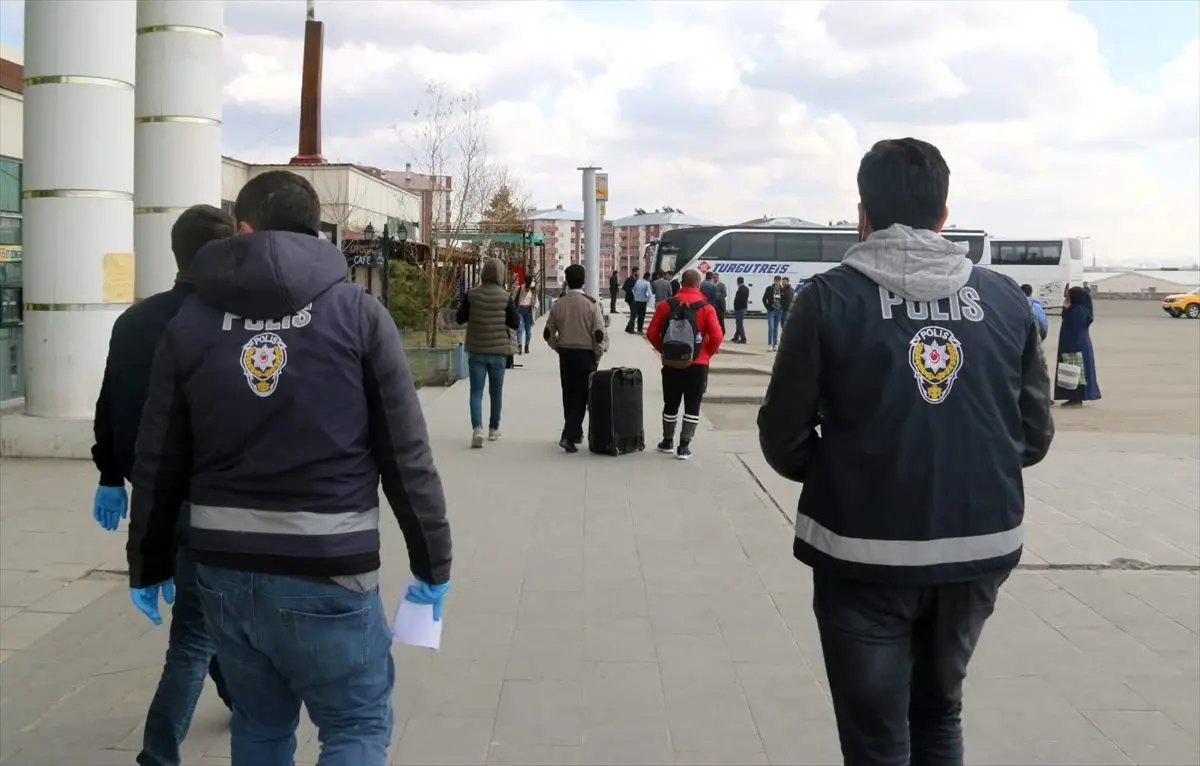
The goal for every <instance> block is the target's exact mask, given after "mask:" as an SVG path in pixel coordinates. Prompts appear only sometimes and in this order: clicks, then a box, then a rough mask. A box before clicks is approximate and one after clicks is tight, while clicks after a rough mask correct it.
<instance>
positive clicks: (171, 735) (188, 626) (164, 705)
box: [92, 205, 235, 766]
mask: <svg viewBox="0 0 1200 766" xmlns="http://www.w3.org/2000/svg"><path fill="white" fill-rule="evenodd" d="M234 231H235V224H234V221H233V218H231V217H230V216H228V215H226V214H225V213H223V212H221V211H220V210H219V209H217V208H215V207H211V206H209V205H196V206H194V207H190V208H188V209H187V210H185V211H184V212H183V213H181V214H180V216H179V218H178V219H177V220H176V221H175V225H174V226H172V227H171V249H172V250H173V251H174V255H175V266H176V268H177V269H178V272H177V274H176V277H175V286H174V287H172V288H171V289H170V290H167V291H166V292H161V293H157V294H155V295H151V296H150V297H149V298H146V299H145V300H143V301H139V302H138V303H136V304H134V305H133V306H131V307H130V308H129V310H128V311H126V312H125V313H123V314H121V316H119V317H117V321H116V323H115V324H113V329H112V338H111V340H110V341H109V346H108V362H107V364H106V365H105V367H104V380H103V383H102V384H101V386H100V397H99V399H97V401H96V419H95V422H94V424H93V427H94V429H95V434H96V443H95V445H94V446H93V447H92V460H93V462H95V464H96V468H97V469H98V470H99V471H100V486H99V487H98V488H97V489H96V500H95V503H94V506H93V508H92V516H93V518H95V519H96V521H97V522H98V523H99V524H100V526H102V527H103V528H105V529H107V530H109V531H110V532H111V531H113V530H115V529H116V528H117V525H118V523H119V521H120V519H121V518H123V517H124V516H125V509H126V495H125V482H126V480H128V479H129V478H130V477H131V476H132V473H133V449H134V443H135V442H136V441H137V431H138V422H139V421H140V420H141V417H142V406H143V405H144V404H145V403H146V393H147V389H148V388H149V386H150V368H151V365H152V364H153V363H154V351H155V349H157V348H158V344H159V341H161V340H162V337H163V333H164V331H165V330H166V328H167V323H168V322H170V321H171V320H172V319H173V318H174V317H175V314H176V313H178V311H179V307H180V306H182V305H183V302H184V301H185V300H186V299H187V297H188V296H190V295H192V294H194V293H195V292H196V286H195V284H194V278H193V273H194V271H193V262H194V259H195V257H196V253H197V252H198V251H199V250H200V248H201V247H203V246H204V245H206V244H208V243H209V242H211V241H213V240H216V239H223V238H225V237H231V236H233V234H234ZM179 513H180V517H181V519H182V520H181V522H180V524H179V525H178V527H177V528H176V530H175V536H174V539H171V538H170V537H169V536H168V537H167V539H165V540H163V542H162V545H163V547H164V551H168V550H170V549H172V548H175V547H177V548H178V554H177V555H176V558H175V570H174V580H173V587H174V589H175V597H174V599H173V601H174V603H173V604H172V605H171V630H170V634H169V636H168V639H167V657H166V662H165V663H164V665H163V671H162V676H160V677H159V680H158V688H157V689H156V690H155V692H154V698H153V699H152V700H151V702H150V710H149V712H148V713H147V714H146V726H145V729H144V732H143V734H142V752H141V753H140V754H139V755H138V757H137V762H138V763H139V764H143V766H146V765H149V764H154V765H157V764H178V763H179V762H180V754H179V746H180V744H181V743H182V742H183V740H184V738H185V737H186V736H187V732H188V727H189V726H191V723H192V711H193V710H194V709H195V708H196V701H197V700H198V699H199V698H200V692H201V690H202V689H203V688H204V676H205V674H206V673H207V674H209V675H211V676H212V679H213V682H214V683H215V684H216V687H217V694H218V695H219V696H220V697H221V699H222V700H223V701H224V702H225V704H226V705H228V704H229V697H228V694H227V692H226V690H225V681H224V679H223V678H222V675H221V671H220V667H219V665H218V664H217V659H216V656H215V652H216V647H215V646H214V644H213V640H212V638H211V637H210V636H209V634H208V628H207V626H205V624H204V611H203V610H202V609H201V606H200V594H199V593H198V592H197V591H196V563H195V562H194V561H193V560H192V558H191V556H190V554H189V553H188V551H187V535H188V524H187V513H188V509H187V508H186V507H185V508H182V509H180V511H179ZM134 603H135V605H137V606H138V607H139V609H142V608H143V607H145V609H146V611H145V614H146V616H147V617H149V618H150V619H151V620H152V621H154V622H155V623H156V624H157V623H160V622H161V621H162V619H161V617H160V616H159V614H158V606H157V603H154V604H153V607H152V608H151V607H150V606H149V605H146V604H145V603H144V602H143V603H139V602H138V601H137V599H136V597H135V601H134Z"/></svg>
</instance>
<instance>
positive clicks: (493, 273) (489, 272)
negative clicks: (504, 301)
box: [479, 258, 504, 285]
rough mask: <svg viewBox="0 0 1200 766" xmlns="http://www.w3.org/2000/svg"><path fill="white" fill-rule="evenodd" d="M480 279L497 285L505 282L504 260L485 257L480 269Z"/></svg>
mask: <svg viewBox="0 0 1200 766" xmlns="http://www.w3.org/2000/svg"><path fill="white" fill-rule="evenodd" d="M479 281H480V282H490V283H492V284H495V285H499V284H503V283H504V262H503V261H501V260H500V259H499V258H485V259H484V261H483V267H482V268H480V269H479Z"/></svg>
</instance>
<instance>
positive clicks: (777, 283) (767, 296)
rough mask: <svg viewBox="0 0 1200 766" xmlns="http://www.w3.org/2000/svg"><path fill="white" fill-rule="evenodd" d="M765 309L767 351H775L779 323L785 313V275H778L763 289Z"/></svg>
mask: <svg viewBox="0 0 1200 766" xmlns="http://www.w3.org/2000/svg"><path fill="white" fill-rule="evenodd" d="M762 305H763V309H765V310H766V312H767V351H774V350H775V349H776V348H778V343H779V324H780V319H781V317H782V313H783V277H780V276H776V277H775V279H773V280H772V281H771V284H769V285H767V289H766V290H765V291H763V297H762Z"/></svg>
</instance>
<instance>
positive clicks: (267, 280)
mask: <svg viewBox="0 0 1200 766" xmlns="http://www.w3.org/2000/svg"><path fill="white" fill-rule="evenodd" d="M345 276H346V262H345V259H344V257H343V256H342V254H341V253H340V252H339V251H338V249H337V248H336V247H334V246H333V245H331V244H329V243H328V242H326V241H325V240H323V239H320V238H317V237H312V236H308V235H303V234H290V233H284V232H259V233H256V234H251V235H247V236H241V237H232V238H230V239H226V240H220V241H217V242H213V243H210V244H208V245H206V246H205V247H204V248H203V249H201V251H200V252H199V253H198V254H197V256H196V287H197V294H196V295H195V296H192V297H190V298H189V299H188V300H187V301H185V302H184V304H183V306H182V307H181V308H180V310H179V313H178V314H176V316H175V318H174V319H173V320H172V321H171V323H170V324H169V325H168V326H167V329H166V332H165V334H164V336H163V339H162V343H161V344H160V346H159V349H158V353H157V355H156V356H155V360H154V369H153V372H152V373H151V379H150V388H149V397H148V398H147V400H146V406H145V409H144V411H143V413H142V421H141V428H140V432H139V436H138V441H137V451H136V453H137V454H136V461H135V465H134V469H133V477H132V480H133V500H132V503H131V512H130V527H129V543H128V546H127V554H128V559H129V577H130V584H131V585H132V586H133V587H142V586H145V585H150V584H153V583H157V582H161V581H163V580H165V579H167V578H168V577H170V576H171V572H172V557H171V550H170V541H171V535H172V532H173V530H174V527H175V523H176V517H177V515H178V513H179V507H180V504H181V503H182V502H183V500H184V499H185V498H186V499H189V500H190V503H191V534H190V537H191V547H192V549H193V553H194V555H195V558H196V560H197V561H199V562H201V563H206V564H210V565H213V566H220V567H225V568H229V569H239V570H244V571H252V572H274V573H279V574H286V575H296V576H312V577H330V576H338V575H354V574H361V573H366V572H371V571H375V570H377V569H378V568H379V565H380V562H379V485H380V481H381V480H382V483H383V491H384V494H386V495H387V498H388V504H389V505H390V506H391V509H392V512H393V513H394V514H395V516H396V519H397V521H398V522H399V524H400V529H401V531H402V532H403V533H404V537H405V541H406V542H407V544H408V552H409V567H410V569H411V571H412V573H413V574H415V575H416V576H417V577H420V578H421V579H423V580H426V581H428V582H433V583H440V582H445V581H446V580H447V579H448V578H449V575H450V527H449V524H448V523H447V520H446V502H445V498H444V496H443V492H442V484H441V480H440V478H439V477H438V473H437V470H436V469H435V468H434V465H433V455H432V454H431V452H430V448H429V438H428V435H427V432H426V428H425V418H424V416H423V414H422V411H421V404H420V402H419V401H418V399H417V392H416V389H415V388H414V386H413V381H412V376H411V374H410V373H409V368H408V363H407V361H406V359H405V355H404V349H403V346H402V344H401V340H400V334H399V332H398V331H397V329H396V325H395V323H394V322H393V321H392V320H391V317H389V316H388V315H387V312H386V310H385V309H384V308H383V306H382V304H380V303H379V301H377V300H375V299H374V298H372V297H371V296H369V295H367V293H366V292H365V291H364V290H363V289H362V287H360V286H358V285H353V284H350V283H347V282H345V281H344V280H345Z"/></svg>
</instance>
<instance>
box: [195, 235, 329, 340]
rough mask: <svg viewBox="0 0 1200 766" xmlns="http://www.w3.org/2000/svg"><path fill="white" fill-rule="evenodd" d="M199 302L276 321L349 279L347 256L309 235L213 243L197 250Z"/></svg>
mask: <svg viewBox="0 0 1200 766" xmlns="http://www.w3.org/2000/svg"><path fill="white" fill-rule="evenodd" d="M194 271H195V275H196V293H197V295H199V296H200V300H202V301H204V302H205V303H207V304H209V305H210V306H214V307H216V308H219V309H221V310H222V311H228V312H229V313H231V314H236V315H238V316H240V317H245V318H247V319H277V318H279V317H282V316H286V315H288V314H293V313H295V312H297V311H299V310H300V309H302V308H304V307H305V306H307V305H308V304H309V303H311V302H312V300H313V299H314V298H316V297H317V296H318V295H320V294H321V293H323V292H325V291H326V290H328V289H329V288H330V287H332V286H334V285H336V284H337V283H339V282H344V281H345V279H346V258H345V256H343V255H342V252H341V251H340V250H338V249H337V247H335V246H334V245H333V244H331V243H330V242H328V241H327V240H325V239H322V238H321V237H314V236H312V235H310V234H293V233H291V232H286V231H259V232H255V233H253V234H247V235H245V236H239V237H230V238H228V239H221V240H216V241H213V242H209V243H208V244H207V245H205V246H204V247H202V248H201V249H200V252H199V253H197V254H196V261H195V267H194Z"/></svg>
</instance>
